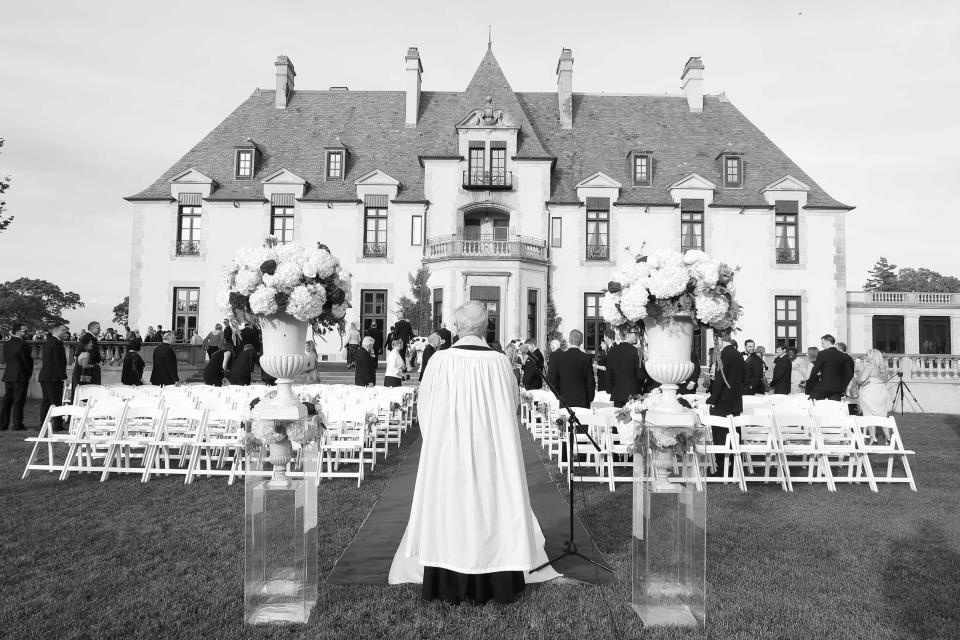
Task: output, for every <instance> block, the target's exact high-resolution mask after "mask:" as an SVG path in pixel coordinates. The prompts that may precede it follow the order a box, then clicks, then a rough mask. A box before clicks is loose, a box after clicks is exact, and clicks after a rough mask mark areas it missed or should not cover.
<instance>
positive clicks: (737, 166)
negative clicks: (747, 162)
mask: <svg viewBox="0 0 960 640" xmlns="http://www.w3.org/2000/svg"><path fill="white" fill-rule="evenodd" d="M723 184H724V186H726V187H739V186H742V185H743V163H742V162H741V158H740V156H724V157H723Z"/></svg>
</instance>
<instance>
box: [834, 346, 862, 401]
mask: <svg viewBox="0 0 960 640" xmlns="http://www.w3.org/2000/svg"><path fill="white" fill-rule="evenodd" d="M837 351H839V352H840V353H842V354H843V355H845V356H846V357H847V359H848V360H849V362H847V366H848V367H851V369H850V371H852V372H853V374H852V375H851V376H850V382H849V383H848V384H847V388H846V389H844V391H843V395H845V396H849V395H853V396H854V397H856V392H857V383H856V377H857V361H856V360H854V359H853V356H851V355H850V354H849V353H847V345H846V343H845V342H838V343H837ZM851 409H853V407H851Z"/></svg>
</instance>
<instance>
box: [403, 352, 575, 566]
mask: <svg viewBox="0 0 960 640" xmlns="http://www.w3.org/2000/svg"><path fill="white" fill-rule="evenodd" d="M486 346H487V345H486V343H485V342H484V341H483V340H482V339H480V338H476V337H464V338H461V339H460V341H459V342H458V343H457V345H455V348H451V349H446V350H443V351H437V352H436V353H435V354H433V356H432V357H431V358H430V366H429V367H428V368H427V371H426V373H425V374H424V376H423V380H422V381H421V382H420V390H419V398H418V402H417V414H418V417H419V422H420V431H421V435H422V438H423V445H422V449H421V454H420V464H419V468H418V470H417V483H416V488H415V489H414V494H413V505H412V507H411V510H410V520H409V522H408V524H407V530H406V533H405V534H404V536H403V541H402V542H401V543H400V548H399V549H398V550H397V555H396V557H395V558H394V563H393V566H392V567H391V571H390V582H391V583H394V584H395V583H398V582H415V581H419V578H422V571H423V566H432V567H440V568H443V569H449V570H451V571H456V572H458V573H465V574H479V573H493V572H499V571H524V572H526V571H527V570H529V569H532V568H534V567H535V566H537V565H539V564H541V563H543V562H546V553H545V552H544V550H543V544H544V538H543V533H542V532H541V530H540V525H539V523H538V522H537V520H536V517H535V516H534V515H533V510H532V509H531V507H530V495H529V492H528V490H527V477H526V473H525V471H524V464H523V453H522V451H521V448H520V434H519V430H518V427H517V413H516V412H517V404H518V401H519V392H518V388H517V380H516V377H515V376H514V375H513V371H512V370H511V368H510V363H509V362H507V358H506V357H505V356H504V355H503V354H501V353H497V352H495V351H492V350H470V349H463V348H456V347H486ZM418 574H419V575H418ZM558 575H559V574H557V573H556V572H555V571H553V569H552V568H551V567H546V568H544V569H543V570H541V571H538V572H537V573H536V574H533V575H532V576H528V577H527V582H532V581H537V582H539V581H543V580H549V579H552V578H555V577H557V576H558Z"/></svg>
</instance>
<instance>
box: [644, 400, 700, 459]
mask: <svg viewBox="0 0 960 640" xmlns="http://www.w3.org/2000/svg"><path fill="white" fill-rule="evenodd" d="M699 422H700V421H699V420H697V423H696V425H695V427H694V429H693V431H692V432H690V433H688V432H687V431H681V430H678V429H676V428H669V427H651V426H649V425H648V424H647V409H646V408H644V409H643V410H642V411H641V413H640V420H639V422H637V420H636V419H634V423H635V424H636V425H637V426H638V427H639V428H638V429H636V430H635V431H634V438H633V444H631V445H630V450H631V451H635V452H637V453H640V454H643V455H646V453H647V452H648V451H650V450H653V451H671V452H672V453H673V454H674V455H678V456H679V455H683V454H685V453H687V452H688V451H696V445H697V442H699V441H700V438H701V437H702V431H701V430H700V429H699Z"/></svg>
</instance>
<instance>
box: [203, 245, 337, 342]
mask: <svg viewBox="0 0 960 640" xmlns="http://www.w3.org/2000/svg"><path fill="white" fill-rule="evenodd" d="M222 275H223V278H222V279H223V284H224V289H223V290H222V291H221V292H220V294H219V296H218V298H217V303H218V306H219V307H220V310H221V311H223V313H224V314H225V315H232V316H233V317H234V318H236V319H237V320H241V321H246V322H253V321H254V320H255V317H256V316H271V315H275V314H279V313H287V314H289V315H291V316H293V317H294V318H296V319H297V320H300V321H303V322H309V323H310V325H311V326H312V327H313V331H314V333H315V334H317V335H323V334H325V333H327V332H328V331H332V330H337V331H338V332H339V333H341V334H342V333H343V331H344V317H345V316H346V314H347V309H348V308H349V307H350V298H351V293H350V288H351V282H350V274H349V273H347V272H346V271H344V270H343V269H342V267H341V266H340V261H339V260H338V259H337V258H336V257H334V256H333V255H331V253H330V250H329V249H327V248H326V246H325V245H318V246H317V248H315V249H308V248H306V247H304V246H303V245H300V244H296V243H292V242H291V243H287V244H280V242H279V240H278V239H277V237H276V236H273V235H268V236H266V237H265V238H264V241H263V245H262V246H260V247H258V248H256V249H240V250H239V251H237V253H236V255H235V256H234V258H233V263H232V264H231V265H230V266H228V267H226V268H225V269H224V271H223V274H222Z"/></svg>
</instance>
